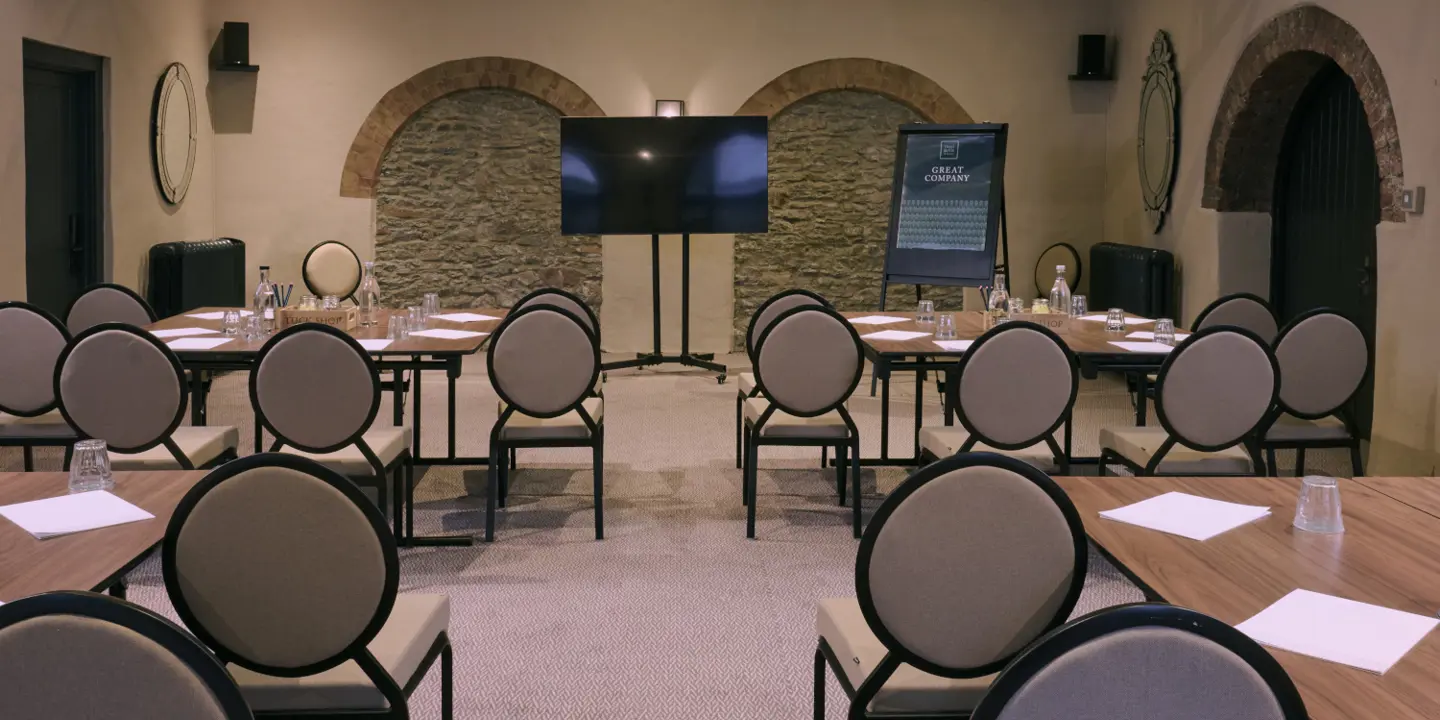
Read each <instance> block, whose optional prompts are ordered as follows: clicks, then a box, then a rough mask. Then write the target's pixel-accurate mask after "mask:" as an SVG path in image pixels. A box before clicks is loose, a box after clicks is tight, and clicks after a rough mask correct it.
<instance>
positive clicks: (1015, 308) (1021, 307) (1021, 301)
mask: <svg viewBox="0 0 1440 720" xmlns="http://www.w3.org/2000/svg"><path fill="white" fill-rule="evenodd" d="M1024 314H1025V298H1010V317H1011V318H1012V319H1013V318H1014V317H1015V316H1016V315H1024Z"/></svg>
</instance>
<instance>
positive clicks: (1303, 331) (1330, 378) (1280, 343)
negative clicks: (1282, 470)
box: [1261, 308, 1370, 475]
mask: <svg viewBox="0 0 1440 720" xmlns="http://www.w3.org/2000/svg"><path fill="white" fill-rule="evenodd" d="M1275 360H1276V361H1277V362H1279V363H1280V378H1281V383H1280V397H1279V406H1278V407H1277V408H1276V409H1275V411H1274V412H1273V413H1272V415H1273V419H1272V422H1271V424H1270V426H1269V427H1268V428H1267V429H1266V431H1265V434H1264V439H1263V440H1262V441H1261V446H1262V447H1263V448H1265V452H1266V454H1267V456H1268V457H1267V460H1268V461H1269V465H1270V474H1272V475H1277V474H1279V468H1278V467H1276V462H1275V451H1276V450H1277V449H1294V450H1295V474H1296V475H1303V474H1305V449H1306V448H1335V447H1341V448H1349V450H1350V466H1351V471H1352V472H1353V473H1354V474H1355V475H1362V474H1364V467H1363V464H1362V463H1361V461H1360V435H1359V433H1358V432H1356V429H1355V425H1354V422H1353V419H1352V418H1351V417H1350V415H1349V414H1348V413H1347V412H1346V410H1347V408H1346V405H1348V404H1349V403H1350V400H1351V398H1353V397H1355V393H1356V392H1358V391H1359V390H1360V385H1361V383H1363V382H1365V376H1366V375H1367V374H1368V373H1369V371H1370V344H1369V343H1368V342H1367V341H1366V340H1365V333H1363V332H1361V331H1360V328H1359V327H1356V325H1355V323H1353V322H1350V320H1349V319H1347V318H1346V317H1345V316H1343V315H1340V314H1339V313H1336V312H1335V311H1333V310H1328V309H1323V308H1322V309H1319V310H1312V311H1310V312H1308V313H1305V314H1303V315H1300V316H1299V317H1296V318H1295V319H1294V320H1291V321H1290V323H1289V324H1288V325H1286V326H1285V329H1284V330H1281V331H1280V336H1279V338H1278V339H1277V340H1276V341H1275Z"/></svg>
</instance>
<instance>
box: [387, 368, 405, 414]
mask: <svg viewBox="0 0 1440 720" xmlns="http://www.w3.org/2000/svg"><path fill="white" fill-rule="evenodd" d="M390 377H391V381H390V382H391V383H392V388H393V390H394V391H395V392H394V397H393V398H391V399H392V400H394V402H393V403H392V405H393V406H394V410H393V411H392V413H391V418H392V420H393V423H392V424H393V425H394V426H395V427H400V426H402V425H404V424H405V391H404V388H405V371H404V370H401V369H399V368H396V369H395V370H394V371H393V372H391V373H390Z"/></svg>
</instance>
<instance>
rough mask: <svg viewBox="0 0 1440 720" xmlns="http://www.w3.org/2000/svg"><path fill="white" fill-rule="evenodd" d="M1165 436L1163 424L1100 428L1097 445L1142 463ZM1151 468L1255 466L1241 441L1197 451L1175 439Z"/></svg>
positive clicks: (1242, 471) (1215, 470) (1194, 470)
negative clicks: (1237, 443) (1218, 449)
mask: <svg viewBox="0 0 1440 720" xmlns="http://www.w3.org/2000/svg"><path fill="white" fill-rule="evenodd" d="M1167 437H1169V435H1168V434H1167V433H1166V432H1165V428H1160V427H1132V428H1103V429H1101V430H1100V447H1102V448H1109V449H1110V450H1113V451H1115V452H1117V453H1119V454H1120V456H1121V457H1124V458H1125V459H1126V460H1129V461H1130V462H1132V463H1135V464H1136V465H1139V466H1140V467H1145V465H1146V464H1148V463H1149V462H1150V458H1151V457H1153V456H1154V455H1155V451H1157V450H1159V449H1160V445H1161V444H1162V443H1164V442H1165V438H1167ZM1155 471H1156V472H1158V473H1163V474H1166V475H1189V474H1199V475H1209V474H1215V475H1226V474H1230V475H1249V474H1251V473H1253V472H1255V469H1254V468H1253V467H1252V466H1251V462H1250V455H1249V454H1248V453H1246V452H1245V448H1244V446H1242V445H1236V446H1234V447H1231V448H1226V449H1225V450H1221V451H1219V452H1201V451H1199V450H1192V449H1190V448H1187V447H1185V446H1184V445H1181V444H1179V443H1176V444H1175V445H1174V446H1173V447H1171V448H1170V451H1169V452H1167V453H1165V459H1164V460H1162V461H1161V462H1160V466H1159V467H1157V468H1156V469H1155Z"/></svg>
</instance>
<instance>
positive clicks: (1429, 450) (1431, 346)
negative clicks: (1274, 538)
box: [1104, 0, 1440, 474]
mask: <svg viewBox="0 0 1440 720" xmlns="http://www.w3.org/2000/svg"><path fill="white" fill-rule="evenodd" d="M1296 4H1297V3H1296V2H1294V0H1115V6H1114V18H1115V26H1114V31H1115V33H1116V34H1117V35H1118V36H1119V47H1120V52H1119V66H1118V75H1119V77H1120V82H1119V84H1118V86H1117V88H1116V95H1115V99H1114V102H1113V104H1112V106H1111V109H1110V125H1109V130H1108V140H1107V142H1108V150H1107V161H1106V168H1107V181H1106V192H1105V209H1104V214H1105V230H1104V234H1105V239H1106V240H1108V241H1112V242H1124V243H1131V244H1153V245H1155V246H1158V247H1164V248H1167V249H1169V250H1172V251H1174V252H1175V253H1176V255H1177V261H1178V263H1179V264H1180V274H1181V277H1182V282H1183V285H1182V289H1181V308H1182V312H1181V314H1182V317H1184V318H1192V317H1193V316H1194V315H1195V313H1196V312H1198V311H1199V310H1200V309H1201V308H1202V307H1203V306H1204V305H1205V303H1207V302H1209V301H1210V300H1212V299H1214V298H1215V297H1216V296H1217V295H1218V294H1219V293H1221V292H1226V291H1230V290H1235V289H1251V290H1254V289H1257V288H1256V287H1255V286H1256V284H1257V283H1258V282H1264V279H1265V278H1267V277H1268V257H1269V245H1268V243H1269V222H1268V219H1266V218H1263V217H1254V216H1253V215H1252V216H1250V217H1244V216H1241V217H1232V216H1230V215H1228V214H1226V215H1223V216H1222V215H1221V214H1219V213H1216V212H1214V211H1211V210H1206V209H1203V208H1201V207H1200V195H1201V190H1202V186H1203V176H1204V169H1205V167H1204V166H1205V152H1206V144H1207V142H1208V140H1209V137H1210V129H1211V124H1212V123H1213V121H1214V118H1215V112H1216V109H1217V107H1218V106H1219V102H1220V97H1221V94H1222V91H1223V89H1224V87H1225V83H1226V81H1227V80H1228V78H1229V76H1230V71H1231V69H1232V68H1233V67H1234V65H1235V61H1236V60H1237V59H1238V58H1239V56H1240V53H1241V51H1242V50H1243V49H1244V47H1245V45H1246V44H1247V43H1248V42H1249V40H1250V39H1251V38H1252V37H1253V36H1254V35H1255V34H1256V33H1257V32H1258V30H1259V29H1260V28H1261V27H1262V26H1263V25H1264V24H1265V23H1266V22H1268V21H1269V20H1270V18H1272V17H1273V16H1275V15H1277V14H1279V13H1281V12H1283V11H1285V10H1288V9H1290V8H1292V7H1294V6H1295V5H1296ZM1315 4H1318V5H1320V6H1321V7H1324V8H1326V9H1328V10H1330V11H1331V12H1333V13H1335V14H1336V15H1339V16H1340V17H1341V18H1343V19H1345V20H1346V21H1347V22H1349V23H1350V24H1351V25H1353V26H1355V28H1356V29H1357V30H1359V32H1360V34H1361V35H1362V36H1363V37H1364V38H1365V40H1366V42H1367V43H1368V44H1369V46H1370V49H1371V51H1372V52H1373V53H1374V55H1375V57H1376V58H1377V60H1378V61H1379V63H1380V67H1381V69H1382V71H1383V72H1384V74H1385V79H1386V82H1387V83H1388V85H1389V88H1390V94H1391V98H1392V101H1393V103H1394V110H1395V117H1396V120H1397V123H1398V126H1399V131H1400V144H1401V149H1402V151H1403V153H1404V173H1405V183H1406V185H1407V186H1415V185H1428V186H1431V187H1434V186H1436V185H1437V182H1440V133H1436V132H1435V130H1434V126H1435V118H1437V117H1440V45H1437V44H1436V43H1435V42H1434V35H1435V33H1436V31H1437V30H1440V3H1436V2H1434V0H1321V1H1320V2H1317V3H1315ZM1157 29H1165V30H1168V31H1169V32H1170V33H1171V36H1172V40H1173V41H1174V44H1175V51H1176V56H1177V64H1178V68H1179V74H1180V92H1181V98H1182V99H1181V104H1182V118H1181V132H1182V137H1181V156H1180V166H1179V176H1178V180H1177V183H1176V191H1175V203H1174V210H1175V212H1174V214H1173V215H1172V216H1171V218H1170V220H1169V221H1168V222H1167V226H1166V228H1165V229H1164V230H1163V231H1162V232H1161V233H1160V234H1159V235H1155V236H1152V235H1149V234H1148V233H1147V232H1146V231H1145V230H1144V227H1143V226H1144V223H1143V218H1144V215H1143V212H1142V205H1141V201H1140V189H1139V180H1138V177H1137V172H1138V171H1137V169H1136V158H1135V128H1136V126H1137V124H1138V118H1139V101H1140V98H1139V91H1140V77H1141V75H1142V74H1143V73H1144V68H1145V58H1146V55H1147V53H1148V49H1149V44H1150V39H1151V37H1152V36H1153V35H1154V33H1155V31H1156V30H1157ZM1437 216H1440V211H1437V210H1434V209H1433V208H1432V210H1431V212H1430V213H1428V214H1426V215H1423V216H1411V217H1410V218H1409V219H1408V222H1405V223H1388V222H1387V223H1381V224H1380V226H1379V228H1378V247H1379V258H1378V265H1379V299H1378V305H1379V310H1378V315H1379V327H1378V332H1377V334H1378V337H1377V359H1376V368H1375V372H1376V388H1375V425H1374V429H1373V436H1374V437H1373V439H1372V443H1371V448H1370V465H1369V469H1370V471H1372V472H1374V473H1382V474H1383V473H1394V474H1434V471H1435V468H1436V465H1437V462H1440V427H1437V423H1436V415H1437V410H1440V398H1437V379H1440V371H1437V362H1436V358H1437V357H1440V326H1437V325H1436V323H1435V322H1434V312H1433V310H1432V308H1430V307H1427V305H1429V304H1430V303H1429V302H1428V297H1429V296H1430V295H1431V293H1432V291H1431V287H1432V286H1433V285H1434V283H1435V280H1434V274H1435V270H1434V269H1435V268H1437V267H1440V244H1437V240H1440V238H1437V222H1440V217H1437ZM1261 262H1264V263H1266V266H1265V270H1264V271H1263V272H1262V271H1260V270H1259V268H1258V263H1261ZM1260 289H1263V290H1266V291H1268V282H1265V284H1264V285H1261V286H1260ZM1261 294H1265V293H1264V292H1262V293H1261Z"/></svg>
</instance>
